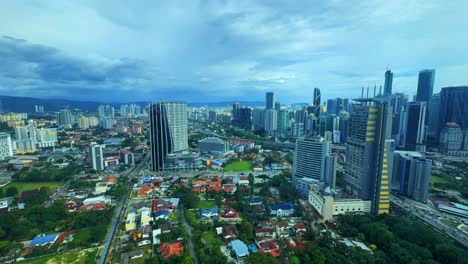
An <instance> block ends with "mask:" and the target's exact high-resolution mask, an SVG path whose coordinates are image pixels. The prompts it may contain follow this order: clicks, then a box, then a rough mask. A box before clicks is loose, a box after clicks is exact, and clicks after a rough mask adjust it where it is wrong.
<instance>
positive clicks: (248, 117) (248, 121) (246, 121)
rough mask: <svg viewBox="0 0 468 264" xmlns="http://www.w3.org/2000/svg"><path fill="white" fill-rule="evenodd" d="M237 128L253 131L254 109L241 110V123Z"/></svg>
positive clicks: (244, 108) (245, 108)
mask: <svg viewBox="0 0 468 264" xmlns="http://www.w3.org/2000/svg"><path fill="white" fill-rule="evenodd" d="M237 126H239V127H240V128H243V129H252V108H250V107H242V108H241V109H239V122H238V124H237Z"/></svg>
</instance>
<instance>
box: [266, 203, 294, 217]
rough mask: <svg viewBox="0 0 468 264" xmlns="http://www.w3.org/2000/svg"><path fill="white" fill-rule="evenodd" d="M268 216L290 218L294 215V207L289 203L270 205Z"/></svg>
mask: <svg viewBox="0 0 468 264" xmlns="http://www.w3.org/2000/svg"><path fill="white" fill-rule="evenodd" d="M270 214H271V215H274V216H277V217H284V216H291V215H292V214H294V205H293V204H292V203H291V202H289V203H283V204H272V205H270Z"/></svg>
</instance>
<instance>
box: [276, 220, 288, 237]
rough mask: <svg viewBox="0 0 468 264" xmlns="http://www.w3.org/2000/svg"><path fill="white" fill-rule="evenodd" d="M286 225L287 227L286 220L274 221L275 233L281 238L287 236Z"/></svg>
mask: <svg viewBox="0 0 468 264" xmlns="http://www.w3.org/2000/svg"><path fill="white" fill-rule="evenodd" d="M288 227H289V222H288V221H280V222H278V223H276V233H277V234H278V237H281V238H284V237H287V236H288Z"/></svg>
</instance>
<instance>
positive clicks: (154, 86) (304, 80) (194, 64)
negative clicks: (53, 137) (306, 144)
mask: <svg viewBox="0 0 468 264" xmlns="http://www.w3.org/2000/svg"><path fill="white" fill-rule="evenodd" d="M401 5H402V3H399V2H398V1H397V2H391V3H378V2H377V1H376V2H374V1H372V2H366V3H354V4H351V3H346V2H330V3H326V4H323V3H307V2H303V3H299V2H296V3H293V4H290V3H284V4H277V5H270V4H268V3H262V2H255V3H253V2H225V3H221V2H216V1H213V2H211V1H208V2H199V3H197V2H193V3H191V4H189V5H187V6H186V8H184V10H181V9H178V8H176V6H177V3H166V4H161V3H151V2H147V3H139V4H132V5H129V6H127V5H123V4H118V3H113V4H112V5H109V4H108V3H106V2H101V3H92V2H67V3H63V2H59V1H51V2H47V3H43V2H21V1H16V2H8V3H7V2H4V3H2V4H0V7H1V8H0V10H4V11H3V12H2V11H0V12H1V14H2V17H4V18H5V19H4V23H2V25H0V35H1V36H2V37H0V52H1V54H3V56H2V57H3V58H4V63H3V64H2V65H1V66H0V67H1V71H0V72H1V74H0V94H8V95H16V96H33V97H48V98H68V99H70V98H74V99H80V100H90V99H94V98H102V99H103V101H104V102H114V101H116V100H119V98H127V99H128V100H126V101H141V100H143V99H146V100H151V101H159V100H162V101H170V100H174V99H181V100H184V101H192V102H193V101H197V102H214V101H225V100H228V99H230V98H232V99H233V100H240V101H260V100H261V99H262V98H263V96H264V92H266V91H274V92H275V93H276V95H277V97H278V98H281V101H282V102H283V103H292V102H296V101H297V99H296V98H312V97H313V88H314V87H318V88H320V89H321V90H322V94H323V95H322V96H323V100H326V99H329V98H336V97H343V96H344V97H349V98H356V97H359V95H360V91H361V90H360V88H361V87H362V86H365V87H366V86H371V87H372V86H374V84H376V85H377V86H380V85H382V86H383V84H384V72H385V70H386V69H387V68H388V69H390V70H391V71H392V72H393V73H394V76H393V77H394V78H393V92H394V93H395V92H405V93H407V94H409V95H410V97H411V96H413V95H415V94H416V89H417V82H418V72H419V71H420V70H422V69H436V71H437V74H436V77H435V83H434V93H437V92H439V91H440V89H441V88H442V87H447V86H459V85H463V84H464V81H465V80H463V78H464V75H463V73H464V72H466V70H467V69H468V65H467V64H464V63H463V61H467V59H468V53H467V52H465V51H464V47H465V46H466V44H468V39H467V38H466V37H465V38H464V37H460V36H466V35H468V34H464V33H468V32H467V27H465V26H463V25H464V24H465V23H464V21H463V10H464V9H466V8H463V6H466V5H467V3H466V2H462V1H453V2H450V3H440V2H435V1H434V2H419V1H411V2H409V3H406V2H405V4H404V5H405V10H403V11H402V10H400V8H399V6H401ZM71 10H73V12H72V11H71ZM251 10H255V11H256V12H255V13H253V12H252V11H251ZM395 13H399V15H398V16H395V15H394V14H395ZM440 14H447V15H442V16H446V17H444V18H443V19H441V17H440V16H441V15H440ZM448 14H450V16H449V15H448ZM82 17H86V18H87V19H86V20H83V19H81V18H82ZM180 17H183V18H184V19H183V20H182V21H181V20H180V19H179V18H180ZM37 21H40V22H37ZM24 23H37V27H35V29H34V30H31V29H30V28H29V27H24V26H23V25H24ZM90 27H92V28H93V29H94V30H89V28H90ZM37 28H40V29H41V30H37ZM111 43H112V45H111ZM201 54H203V56H201ZM194 98H196V99H198V100H193V99H194ZM307 101H308V102H309V101H311V99H310V100H307Z"/></svg>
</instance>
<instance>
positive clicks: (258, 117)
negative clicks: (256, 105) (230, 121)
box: [252, 109, 265, 130]
mask: <svg viewBox="0 0 468 264" xmlns="http://www.w3.org/2000/svg"><path fill="white" fill-rule="evenodd" d="M252 123H253V129H254V130H257V129H262V128H264V127H265V109H254V110H253V111H252Z"/></svg>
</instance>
